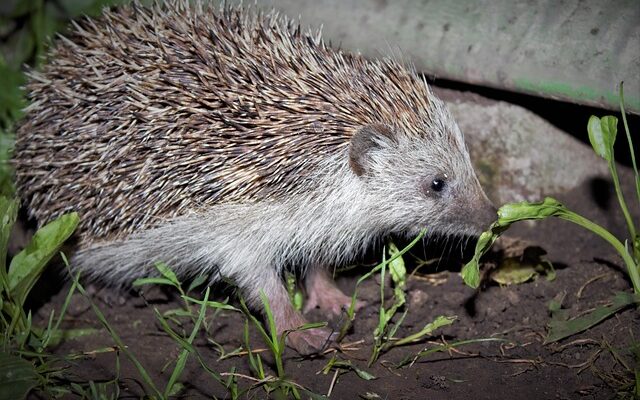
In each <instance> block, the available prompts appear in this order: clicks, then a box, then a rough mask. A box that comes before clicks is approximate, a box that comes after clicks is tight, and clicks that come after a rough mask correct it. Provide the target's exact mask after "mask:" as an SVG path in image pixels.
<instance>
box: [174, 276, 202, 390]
mask: <svg viewBox="0 0 640 400" xmlns="http://www.w3.org/2000/svg"><path fill="white" fill-rule="evenodd" d="M165 276H166V275H165ZM209 291H210V288H207V290H206V291H205V293H204V301H203V302H202V304H201V305H200V312H199V313H198V319H197V320H196V323H195V325H194V326H193V330H192V331H191V335H189V338H188V339H187V343H189V345H191V346H193V340H194V339H195V337H196V334H197V333H198V331H199V330H200V326H201V325H202V321H204V316H205V314H206V311H207V301H208V300H209ZM191 346H190V348H183V349H182V352H181V353H180V356H179V357H178V361H176V366H175V368H174V369H173V373H172V374H171V377H170V378H169V382H168V383H167V386H166V388H165V390H164V395H165V397H169V395H170V394H171V393H173V386H174V385H175V384H176V382H177V381H178V379H179V378H180V376H181V375H182V372H183V371H184V367H185V365H186V364H187V359H188V358H189V353H190V352H191V351H193V350H192V349H193V347H191Z"/></svg>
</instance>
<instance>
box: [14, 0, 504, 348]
mask: <svg viewBox="0 0 640 400" xmlns="http://www.w3.org/2000/svg"><path fill="white" fill-rule="evenodd" d="M29 74H30V78H29V82H28V84H27V85H26V89H27V91H28V97H29V100H30V105H29V106H28V107H27V108H26V111H25V117H24V120H23V122H22V123H21V124H20V126H19V128H18V130H17V135H16V145H15V151H14V160H13V162H14V165H15V174H16V186H17V190H18V194H19V196H20V197H21V199H22V203H23V205H24V206H25V208H26V209H27V210H28V213H29V215H30V217H32V218H34V219H35V220H36V221H38V223H39V224H44V223H46V222H47V221H50V220H52V219H54V218H56V217H57V216H60V215H61V214H63V213H67V212H71V211H76V212H78V213H79V215H80V217H81V222H80V224H79V227H78V230H77V232H76V235H77V241H76V244H75V246H76V248H75V251H74V254H73V255H72V257H71V265H72V267H73V269H74V270H76V271H80V272H81V275H82V276H84V277H87V278H88V279H93V280H97V281H100V282H102V283H103V284H106V285H114V286H126V285H128V284H130V283H131V282H132V281H133V280H134V279H136V278H139V277H143V276H148V275H149V274H152V273H153V265H154V263H156V262H164V263H166V264H167V265H169V266H170V267H171V268H172V269H173V270H174V271H175V272H176V273H177V274H179V276H182V277H185V278H189V277H195V276H198V275H201V274H206V275H207V276H210V277H211V278H210V279H211V282H215V281H220V280H221V279H225V280H231V281H232V282H233V283H234V284H235V285H236V286H237V288H238V289H239V290H240V292H241V293H242V295H243V296H244V297H245V298H246V300H247V302H248V304H249V305H250V306H251V307H253V309H258V310H260V309H262V310H263V303H262V301H261V295H260V294H261V293H264V296H265V297H266V299H267V300H268V302H269V304H270V307H271V309H272V312H273V316H274V319H275V325H276V329H277V331H278V333H283V332H290V333H289V335H288V336H287V344H288V345H289V346H290V347H292V348H294V349H295V350H297V351H298V352H299V353H301V354H309V353H313V352H316V351H318V350H320V349H322V348H323V347H324V346H326V344H327V343H328V340H329V339H330V338H329V336H330V333H331V332H330V331H329V329H327V328H317V329H309V330H298V331H296V330H295V329H296V328H298V327H300V326H301V325H302V324H305V323H306V321H307V320H306V319H305V317H304V315H303V313H300V312H299V311H297V310H296V309H295V308H294V307H293V306H292V304H291V302H290V300H289V297H288V294H287V290H286V288H285V286H284V284H283V280H282V275H283V273H284V271H286V270H292V271H295V272H296V273H298V274H299V275H300V276H301V277H303V279H304V288H305V291H306V293H307V296H308V301H307V303H306V306H305V313H306V312H307V311H308V310H310V309H312V308H320V309H321V310H322V311H323V312H325V313H326V314H327V316H329V317H331V316H334V315H336V314H340V312H341V310H343V307H344V305H345V304H348V303H349V302H350V298H349V297H348V296H347V295H345V294H344V293H343V292H342V291H340V289H338V288H337V286H336V285H335V282H334V281H333V279H332V274H331V273H330V272H329V271H330V270H331V268H335V267H336V266H340V265H344V264H345V263H348V262H352V261H354V260H355V259H356V257H358V256H359V255H361V254H362V253H363V252H364V251H365V250H366V249H367V248H368V247H369V246H371V245H373V244H375V243H377V242H379V241H380V240H381V239H382V238H385V237H388V236H389V235H399V236H404V237H411V236H415V235H417V234H419V232H421V231H422V230H423V229H426V230H427V232H428V233H429V235H431V234H433V235H436V234H437V235H444V236H447V237H449V236H474V235H478V234H479V233H480V232H481V231H482V230H483V229H484V228H486V227H487V226H488V225H489V224H490V222H491V221H492V220H494V219H495V216H496V214H495V208H494V207H493V205H492V203H491V202H490V201H489V200H488V198H487V196H486V195H485V193H484V191H483V190H482V188H481V186H480V183H479V182H478V179H477V177H476V175H475V173H474V170H473V167H472V164H471V162H470V159H469V155H468V151H467V149H466V146H465V142H464V138H463V135H462V133H461V132H460V129H459V128H458V126H457V125H456V123H455V121H454V120H453V118H452V116H451V115H450V113H449V111H448V110H447V108H446V106H445V104H444V103H443V102H442V101H441V100H439V99H438V98H436V97H435V96H434V94H433V93H432V91H431V89H430V87H429V86H428V84H427V82H426V81H425V79H424V78H423V77H421V76H420V75H418V74H417V73H416V72H415V69H414V68H412V67H407V66H405V65H403V64H401V63H399V62H397V61H395V60H393V59H389V58H383V59H379V60H367V59H365V58H363V57H362V56H360V55H358V54H350V53H347V52H344V51H341V50H335V49H332V48H331V46H330V45H327V44H325V42H324V41H323V40H322V38H321V34H320V31H315V30H311V29H309V30H303V29H301V26H300V22H298V21H294V20H291V19H288V18H286V17H284V16H281V15H279V14H277V13H276V12H273V11H272V12H267V13H263V12H261V11H260V10H255V9H248V8H246V7H243V6H228V5H223V6H220V7H215V8H214V7H213V6H211V5H206V4H204V3H202V2H195V3H189V2H187V1H169V2H167V3H165V4H155V5H152V6H151V7H148V8H145V7H143V6H141V5H139V4H138V3H133V4H131V5H128V6H122V7H120V8H116V9H113V10H105V11H104V13H103V14H102V16H101V17H98V18H96V19H91V18H85V19H83V20H81V21H78V22H73V23H72V27H71V29H70V31H69V32H68V33H66V34H65V36H60V37H58V38H57V39H56V41H55V42H54V44H53V45H52V46H51V48H50V49H49V51H48V53H47V56H46V62H45V63H44V66H43V67H42V68H41V70H40V71H30V73H29Z"/></svg>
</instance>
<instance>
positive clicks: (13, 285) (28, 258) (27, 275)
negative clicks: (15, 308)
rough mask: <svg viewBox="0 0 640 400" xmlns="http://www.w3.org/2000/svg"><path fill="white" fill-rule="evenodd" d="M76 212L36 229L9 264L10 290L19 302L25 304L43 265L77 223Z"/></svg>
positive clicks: (69, 234)
mask: <svg viewBox="0 0 640 400" xmlns="http://www.w3.org/2000/svg"><path fill="white" fill-rule="evenodd" d="M79 220H80V218H79V217H78V214H77V213H75V212H74V213H70V214H65V215H63V216H61V217H59V218H58V219H56V220H55V221H52V222H50V223H48V224H47V225H45V226H43V227H42V228H40V229H38V231H37V232H36V233H35V235H34V236H33V238H32V239H31V243H29V245H28V246H27V247H26V248H25V249H23V250H22V251H21V252H20V253H18V254H17V255H16V256H15V257H14V258H13V260H11V265H10V266H9V276H8V278H9V291H10V293H11V296H12V297H13V298H14V299H15V300H16V303H17V304H19V305H22V304H24V301H25V300H26V298H27V295H28V294H29V292H30V291H31V288H32V287H33V285H34V284H35V282H36V281H37V280H38V278H39V277H40V275H41V274H42V271H43V270H44V267H45V265H47V263H48V262H49V260H50V259H51V258H52V257H53V256H54V255H55V254H56V253H57V252H58V249H59V248H60V246H62V244H63V243H64V242H65V241H66V240H67V239H68V238H69V237H70V236H71V234H72V233H73V231H75V229H76V227H77V226H78V222H79Z"/></svg>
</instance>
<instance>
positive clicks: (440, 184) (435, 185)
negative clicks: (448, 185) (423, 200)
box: [431, 178, 445, 192]
mask: <svg viewBox="0 0 640 400" xmlns="http://www.w3.org/2000/svg"><path fill="white" fill-rule="evenodd" d="M444 186H445V181H444V179H442V178H435V179H434V180H432V181H431V190H433V191H434V192H441V191H442V189H444Z"/></svg>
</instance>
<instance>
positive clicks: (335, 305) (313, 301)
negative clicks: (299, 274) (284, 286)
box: [304, 268, 365, 317]
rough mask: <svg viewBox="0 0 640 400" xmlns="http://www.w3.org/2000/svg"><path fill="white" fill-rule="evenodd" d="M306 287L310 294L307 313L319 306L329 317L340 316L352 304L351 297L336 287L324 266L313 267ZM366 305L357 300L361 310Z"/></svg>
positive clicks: (357, 308)
mask: <svg viewBox="0 0 640 400" xmlns="http://www.w3.org/2000/svg"><path fill="white" fill-rule="evenodd" d="M305 287H306V289H307V296H308V298H307V301H306V304H305V306H304V312H305V313H307V312H309V311H310V310H313V309H314V308H316V307H318V308H320V310H322V311H323V312H324V314H325V315H327V316H328V317H334V316H339V315H340V314H342V311H343V310H347V309H348V308H349V307H350V306H351V297H349V296H347V295H345V294H344V293H342V291H341V290H340V289H338V288H337V287H336V285H335V282H334V281H333V279H332V278H331V276H329V273H328V272H327V271H326V270H325V269H324V268H313V269H312V270H311V271H310V272H309V276H307V279H306V281H305ZM364 305H365V303H364V302H363V301H360V300H356V304H355V309H356V310H359V309H361V308H362V307H364Z"/></svg>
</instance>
